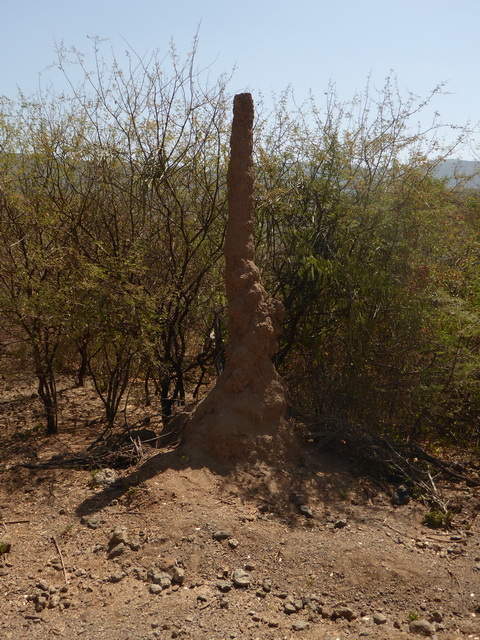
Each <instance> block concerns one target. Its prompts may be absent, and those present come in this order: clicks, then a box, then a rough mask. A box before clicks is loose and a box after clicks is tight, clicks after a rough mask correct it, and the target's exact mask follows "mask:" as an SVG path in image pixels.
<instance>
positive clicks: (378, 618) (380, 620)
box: [373, 613, 387, 624]
mask: <svg viewBox="0 0 480 640" xmlns="http://www.w3.org/2000/svg"><path fill="white" fill-rule="evenodd" d="M373 621H374V623H375V624H386V622H387V616H386V615H384V614H383V613H374V614H373Z"/></svg>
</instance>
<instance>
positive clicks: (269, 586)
mask: <svg viewBox="0 0 480 640" xmlns="http://www.w3.org/2000/svg"><path fill="white" fill-rule="evenodd" d="M262 589H263V590H264V591H265V593H270V591H271V590H272V581H271V580H269V579H268V578H265V580H264V581H263V582H262Z"/></svg>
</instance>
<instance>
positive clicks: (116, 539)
mask: <svg viewBox="0 0 480 640" xmlns="http://www.w3.org/2000/svg"><path fill="white" fill-rule="evenodd" d="M121 542H123V544H125V545H127V544H128V534H127V528H126V527H117V528H116V529H115V530H114V531H113V533H112V537H111V538H110V540H109V543H108V546H109V547H110V548H111V547H115V546H116V545H117V544H120V543H121Z"/></svg>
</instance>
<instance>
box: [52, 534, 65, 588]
mask: <svg viewBox="0 0 480 640" xmlns="http://www.w3.org/2000/svg"><path fill="white" fill-rule="evenodd" d="M52 542H53V544H54V545H55V548H56V549H57V552H58V555H59V557H60V563H61V565H62V569H63V575H64V578H65V582H66V584H68V575H67V570H66V569H65V562H64V561H63V556H62V552H61V551H60V547H59V546H58V542H57V539H56V538H55V536H52Z"/></svg>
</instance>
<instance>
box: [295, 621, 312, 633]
mask: <svg viewBox="0 0 480 640" xmlns="http://www.w3.org/2000/svg"><path fill="white" fill-rule="evenodd" d="M308 626H309V625H308V622H307V621H306V620H297V621H296V622H294V623H293V624H292V629H293V631H305V629H308Z"/></svg>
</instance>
